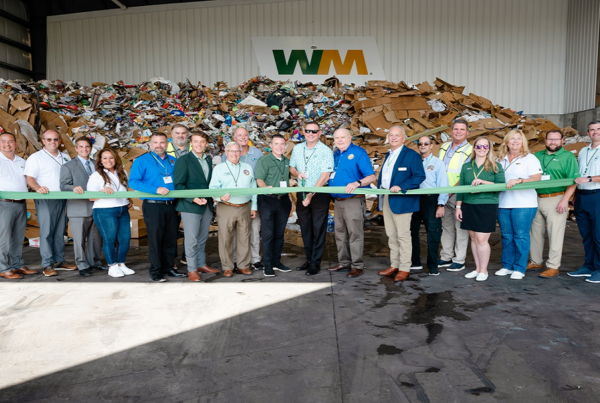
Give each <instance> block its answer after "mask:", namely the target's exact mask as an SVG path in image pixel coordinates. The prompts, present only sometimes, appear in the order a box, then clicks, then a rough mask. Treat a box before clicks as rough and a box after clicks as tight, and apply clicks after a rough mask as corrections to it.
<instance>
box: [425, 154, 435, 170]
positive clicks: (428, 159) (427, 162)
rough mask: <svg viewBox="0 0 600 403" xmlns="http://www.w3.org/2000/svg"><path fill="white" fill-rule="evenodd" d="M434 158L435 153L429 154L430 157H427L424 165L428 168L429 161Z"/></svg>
mask: <svg viewBox="0 0 600 403" xmlns="http://www.w3.org/2000/svg"><path fill="white" fill-rule="evenodd" d="M432 158H433V154H431V155H430V156H429V158H427V160H426V161H424V162H423V167H425V168H427V164H429V161H431V159H432Z"/></svg>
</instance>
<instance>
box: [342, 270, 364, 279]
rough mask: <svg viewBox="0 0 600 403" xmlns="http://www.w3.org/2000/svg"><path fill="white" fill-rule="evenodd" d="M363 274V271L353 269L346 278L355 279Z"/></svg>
mask: <svg viewBox="0 0 600 403" xmlns="http://www.w3.org/2000/svg"><path fill="white" fill-rule="evenodd" d="M361 274H363V269H352V270H350V273H348V275H347V276H346V277H350V278H354V277H358V276H360V275H361Z"/></svg>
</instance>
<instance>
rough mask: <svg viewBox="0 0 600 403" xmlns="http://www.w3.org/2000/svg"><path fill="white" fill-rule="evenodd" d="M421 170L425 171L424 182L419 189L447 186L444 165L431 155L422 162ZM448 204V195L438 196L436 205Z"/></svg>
mask: <svg viewBox="0 0 600 403" xmlns="http://www.w3.org/2000/svg"><path fill="white" fill-rule="evenodd" d="M423 169H424V170H425V180H424V181H423V182H422V183H421V185H420V186H419V188H420V189H426V188H440V187H446V186H449V185H448V174H447V173H446V165H445V164H444V163H443V162H442V161H441V160H440V159H439V158H437V157H434V156H433V154H430V155H429V157H427V158H425V159H424V160H423ZM447 202H448V193H441V194H440V195H438V204H446V203H447Z"/></svg>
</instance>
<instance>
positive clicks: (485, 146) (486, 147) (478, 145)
mask: <svg viewBox="0 0 600 403" xmlns="http://www.w3.org/2000/svg"><path fill="white" fill-rule="evenodd" d="M475 148H476V149H477V150H481V149H484V150H487V149H488V148H490V146H488V145H487V144H477V145H476V146H475Z"/></svg>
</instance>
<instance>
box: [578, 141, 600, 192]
mask: <svg viewBox="0 0 600 403" xmlns="http://www.w3.org/2000/svg"><path fill="white" fill-rule="evenodd" d="M577 159H578V162H579V174H580V175H581V176H598V175H600V146H598V147H596V148H595V149H593V150H592V145H591V144H590V145H589V146H587V147H583V148H582V149H581V151H579V157H578V158H577ZM577 189H582V190H596V189H600V182H585V183H582V184H581V185H577Z"/></svg>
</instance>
